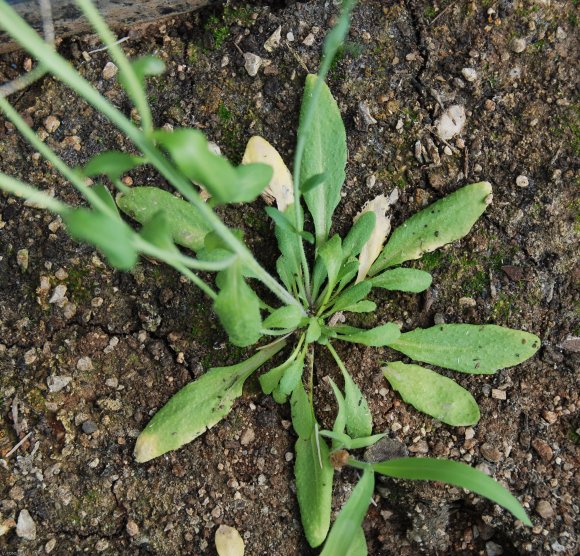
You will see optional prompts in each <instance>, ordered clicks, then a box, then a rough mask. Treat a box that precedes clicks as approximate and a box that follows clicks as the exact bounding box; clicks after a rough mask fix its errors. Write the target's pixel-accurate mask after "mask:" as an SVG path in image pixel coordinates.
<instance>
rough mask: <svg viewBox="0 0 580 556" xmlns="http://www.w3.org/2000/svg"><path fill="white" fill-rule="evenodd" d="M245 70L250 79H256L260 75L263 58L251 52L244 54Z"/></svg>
mask: <svg viewBox="0 0 580 556" xmlns="http://www.w3.org/2000/svg"><path fill="white" fill-rule="evenodd" d="M244 60H245V63H244V68H246V71H247V72H248V75H249V76H250V77H256V75H258V70H259V69H260V66H261V65H262V58H260V56H258V55H257V54H252V53H251V52H246V53H244Z"/></svg>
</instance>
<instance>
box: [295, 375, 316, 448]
mask: <svg viewBox="0 0 580 556" xmlns="http://www.w3.org/2000/svg"><path fill="white" fill-rule="evenodd" d="M290 410H291V412H292V426H293V427H294V431H295V432H296V434H297V435H298V436H299V438H304V439H308V438H310V437H311V436H312V432H313V430H314V415H313V414H312V406H311V405H310V400H309V399H308V394H306V390H305V389H304V384H302V381H300V382H298V385H297V386H296V388H294V391H293V392H292V397H291V399H290Z"/></svg>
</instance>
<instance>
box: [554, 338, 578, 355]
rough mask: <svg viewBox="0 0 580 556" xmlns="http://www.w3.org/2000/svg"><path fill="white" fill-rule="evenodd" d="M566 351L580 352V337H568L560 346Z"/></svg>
mask: <svg viewBox="0 0 580 556" xmlns="http://www.w3.org/2000/svg"><path fill="white" fill-rule="evenodd" d="M558 347H560V348H562V349H563V350H565V351H572V352H574V353H579V352H580V337H579V336H567V337H566V338H565V339H564V340H562V342H560V345H559V346H558Z"/></svg>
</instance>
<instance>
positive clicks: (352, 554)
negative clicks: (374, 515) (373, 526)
mask: <svg viewBox="0 0 580 556" xmlns="http://www.w3.org/2000/svg"><path fill="white" fill-rule="evenodd" d="M348 550H349V552H348V556H368V553H369V549H368V547H367V540H366V538H365V532H364V530H363V528H362V526H361V527H359V528H358V530H357V532H356V533H355V534H354V537H353V539H352V541H351V543H350V546H349V549H348Z"/></svg>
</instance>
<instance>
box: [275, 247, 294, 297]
mask: <svg viewBox="0 0 580 556" xmlns="http://www.w3.org/2000/svg"><path fill="white" fill-rule="evenodd" d="M294 270H295V267H294V265H293V264H292V262H291V260H290V259H288V257H285V256H284V255H281V256H280V257H278V259H277V260H276V272H277V273H278V276H279V277H280V280H282V283H283V284H284V286H285V287H286V289H287V290H289V291H292V290H293V289H294V287H293V286H294V284H295V278H294Z"/></svg>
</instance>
